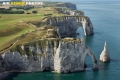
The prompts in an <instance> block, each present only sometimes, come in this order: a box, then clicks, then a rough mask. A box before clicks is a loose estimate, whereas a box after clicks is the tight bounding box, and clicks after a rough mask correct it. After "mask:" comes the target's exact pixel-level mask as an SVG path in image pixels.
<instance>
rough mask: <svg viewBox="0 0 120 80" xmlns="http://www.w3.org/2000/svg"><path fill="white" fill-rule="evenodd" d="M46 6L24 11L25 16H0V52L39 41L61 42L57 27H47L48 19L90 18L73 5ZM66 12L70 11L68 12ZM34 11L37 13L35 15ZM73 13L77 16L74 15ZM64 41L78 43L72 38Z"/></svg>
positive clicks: (56, 3)
mask: <svg viewBox="0 0 120 80" xmlns="http://www.w3.org/2000/svg"><path fill="white" fill-rule="evenodd" d="M45 4H49V5H47V6H45V5H43V6H42V7H41V8H40V7H35V8H33V9H29V10H24V12H25V13H24V14H0V22H1V24H0V52H1V51H6V50H8V49H15V47H16V46H18V45H25V44H27V43H29V44H32V45H33V44H34V42H35V41H38V40H42V41H44V40H46V39H47V40H59V39H60V34H59V31H58V29H57V27H56V26H49V25H46V20H47V19H54V18H59V19H60V18H63V17H70V16H72V17H84V18H88V17H86V16H84V12H82V11H77V10H76V5H74V4H72V3H60V2H55V3H51V2H46V3H45ZM61 9H62V11H61ZM11 10H13V11H16V10H18V9H11ZM66 10H68V11H67V12H66ZM33 11H37V13H33ZM27 13H30V14H27ZM68 13H69V14H68ZM73 13H76V14H74V15H72V14H73ZM63 40H64V41H77V39H70V38H65V39H63ZM32 42H33V43H32Z"/></svg>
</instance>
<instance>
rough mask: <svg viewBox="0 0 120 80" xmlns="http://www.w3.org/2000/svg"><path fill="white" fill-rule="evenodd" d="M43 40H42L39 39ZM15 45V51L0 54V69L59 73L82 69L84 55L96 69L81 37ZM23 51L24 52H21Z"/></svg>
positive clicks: (94, 61)
mask: <svg viewBox="0 0 120 80" xmlns="http://www.w3.org/2000/svg"><path fill="white" fill-rule="evenodd" d="M41 41H44V40H41ZM39 42H40V40H38V41H35V42H34V45H28V43H27V45H24V46H22V45H20V46H17V47H18V50H16V51H12V50H9V51H6V52H5V53H4V54H2V56H0V70H1V71H12V70H16V71H24V72H32V71H45V70H49V71H56V72H59V73H67V72H76V71H83V70H84V68H85V66H84V65H85V56H86V55H87V54H88V55H89V56H90V57H91V58H92V60H93V69H94V70H95V69H98V67H97V60H96V59H95V57H94V55H93V53H92V52H91V50H90V49H89V48H88V47H86V46H85V45H84V43H83V41H82V39H73V38H65V39H61V40H56V39H48V40H46V41H45V42H44V43H43V44H42V45H39ZM23 53H24V54H23Z"/></svg>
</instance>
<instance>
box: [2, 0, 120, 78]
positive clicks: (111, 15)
mask: <svg viewBox="0 0 120 80" xmlns="http://www.w3.org/2000/svg"><path fill="white" fill-rule="evenodd" d="M71 2H73V3H76V5H77V9H78V10H82V11H84V12H85V15H87V16H89V17H90V19H91V21H92V23H93V26H94V32H95V34H94V35H93V36H87V37H85V38H86V45H87V46H89V47H90V48H91V49H92V51H93V53H94V54H95V56H96V58H97V60H98V65H99V68H100V69H99V71H92V65H93V64H92V60H91V59H90V57H89V56H87V57H86V63H87V65H88V68H86V70H85V72H77V73H70V74H57V73H53V72H37V73H35V72H33V73H13V74H11V75H10V76H8V77H7V78H6V79H4V80H119V79H120V2H119V1H101V2H100V1H96V2H95V1H93V2H92V1H90V2H79V1H75V0H74V1H73V0H72V1H71ZM78 37H79V36H78ZM105 41H106V42H107V46H108V50H109V53H110V57H111V62H110V63H101V62H100V61H99V56H100V53H101V51H102V50H103V47H104V42H105Z"/></svg>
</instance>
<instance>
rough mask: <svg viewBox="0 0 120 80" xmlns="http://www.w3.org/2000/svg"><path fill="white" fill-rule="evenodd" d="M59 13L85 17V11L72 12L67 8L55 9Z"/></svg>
mask: <svg viewBox="0 0 120 80" xmlns="http://www.w3.org/2000/svg"><path fill="white" fill-rule="evenodd" d="M55 9H56V10H57V11H58V12H59V13H63V14H67V15H72V16H84V12H83V11H77V10H71V9H66V8H55Z"/></svg>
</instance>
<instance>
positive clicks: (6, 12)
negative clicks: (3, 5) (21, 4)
mask: <svg viewBox="0 0 120 80" xmlns="http://www.w3.org/2000/svg"><path fill="white" fill-rule="evenodd" d="M0 13H1V14H24V11H12V10H6V9H5V10H0Z"/></svg>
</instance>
